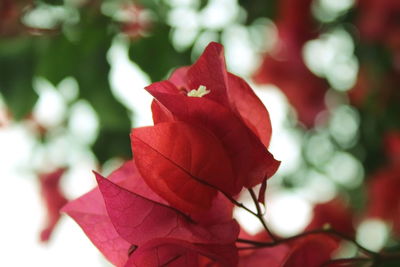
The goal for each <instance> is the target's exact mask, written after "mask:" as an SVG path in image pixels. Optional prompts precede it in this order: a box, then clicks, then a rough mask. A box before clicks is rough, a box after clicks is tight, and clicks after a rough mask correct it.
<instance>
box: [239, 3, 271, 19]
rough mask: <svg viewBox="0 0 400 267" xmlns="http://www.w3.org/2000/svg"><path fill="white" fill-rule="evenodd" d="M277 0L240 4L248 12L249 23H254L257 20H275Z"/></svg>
mask: <svg viewBox="0 0 400 267" xmlns="http://www.w3.org/2000/svg"><path fill="white" fill-rule="evenodd" d="M277 2H278V1H276V0H253V1H247V0H239V4H240V5H241V6H242V7H243V8H244V9H245V10H246V11H247V23H252V22H253V21H254V20H256V19H257V18H260V17H261V18H263V17H269V18H274V17H275V13H276V4H277Z"/></svg>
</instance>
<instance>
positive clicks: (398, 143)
mask: <svg viewBox="0 0 400 267" xmlns="http://www.w3.org/2000/svg"><path fill="white" fill-rule="evenodd" d="M384 143H385V152H386V154H387V156H388V157H389V159H390V161H391V163H392V164H399V163H400V131H392V132H389V133H387V134H386V136H385V139H384Z"/></svg>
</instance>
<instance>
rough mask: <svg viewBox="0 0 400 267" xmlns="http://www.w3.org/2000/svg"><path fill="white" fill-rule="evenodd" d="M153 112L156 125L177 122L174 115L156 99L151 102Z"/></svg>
mask: <svg viewBox="0 0 400 267" xmlns="http://www.w3.org/2000/svg"><path fill="white" fill-rule="evenodd" d="M151 112H152V114H153V122H154V124H157V123H160V122H168V121H174V120H175V119H174V115H172V113H171V112H170V111H169V110H168V109H167V108H166V107H164V106H163V105H162V104H161V103H160V102H158V101H157V100H155V99H154V100H153V102H151Z"/></svg>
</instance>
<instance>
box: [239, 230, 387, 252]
mask: <svg viewBox="0 0 400 267" xmlns="http://www.w3.org/2000/svg"><path fill="white" fill-rule="evenodd" d="M314 234H330V235H334V236H336V237H339V238H341V239H344V240H347V241H349V242H352V243H353V244H354V245H356V246H357V247H358V249H359V250H360V251H362V252H364V253H365V254H367V255H369V256H372V257H373V258H380V257H381V256H382V255H381V254H379V253H378V252H375V251H372V250H369V249H367V248H365V247H364V246H362V245H361V244H360V243H358V242H357V241H355V240H354V239H353V238H351V237H348V236H346V235H344V234H341V233H339V232H336V231H335V230H333V229H317V230H312V231H308V232H305V233H301V234H298V235H295V236H291V237H287V238H282V239H277V240H275V241H273V242H258V241H253V240H247V239H242V238H238V239H236V242H239V243H247V244H252V245H253V249H257V248H265V247H273V246H277V245H280V244H282V243H286V242H290V241H293V240H296V239H298V238H302V237H305V236H308V235H314ZM384 257H386V255H384Z"/></svg>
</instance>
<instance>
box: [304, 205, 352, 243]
mask: <svg viewBox="0 0 400 267" xmlns="http://www.w3.org/2000/svg"><path fill="white" fill-rule="evenodd" d="M327 224H329V226H330V228H332V229H334V230H335V231H336V232H339V233H342V234H345V235H347V236H349V237H354V236H355V229H354V226H353V214H352V212H351V210H350V209H349V208H348V207H347V206H346V204H345V203H344V201H343V200H342V199H340V198H335V199H333V200H331V201H328V202H325V203H320V204H317V205H315V206H314V209H313V217H312V219H311V222H310V223H309V224H308V226H307V227H306V230H305V231H310V230H316V229H322V228H324V227H325V226H326V225H327Z"/></svg>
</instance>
